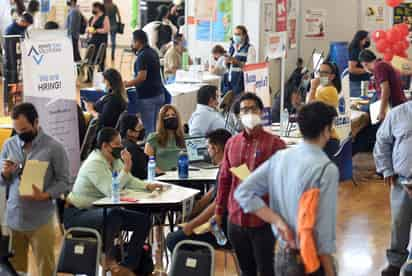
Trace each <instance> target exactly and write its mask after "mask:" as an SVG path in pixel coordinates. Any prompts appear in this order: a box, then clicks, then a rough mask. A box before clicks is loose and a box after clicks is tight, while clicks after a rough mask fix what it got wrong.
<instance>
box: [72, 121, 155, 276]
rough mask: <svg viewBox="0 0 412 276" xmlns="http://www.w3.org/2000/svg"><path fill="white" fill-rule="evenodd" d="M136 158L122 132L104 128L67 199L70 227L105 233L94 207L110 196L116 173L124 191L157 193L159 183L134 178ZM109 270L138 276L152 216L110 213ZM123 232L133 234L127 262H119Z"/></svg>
mask: <svg viewBox="0 0 412 276" xmlns="http://www.w3.org/2000/svg"><path fill="white" fill-rule="evenodd" d="M131 169H132V157H131V156H130V153H129V152H128V151H127V150H124V149H123V145H122V143H121V138H120V135H119V133H118V132H117V131H116V130H115V129H113V128H103V129H102V130H101V131H100V132H99V134H98V135H97V148H96V150H94V151H93V152H92V153H91V154H90V155H89V156H88V157H87V159H86V161H84V163H83V164H82V166H81V168H80V170H79V173H78V175H77V178H76V182H75V183H74V186H73V190H72V191H71V193H70V194H69V195H68V197H67V203H68V207H67V208H66V209H65V211H64V224H65V226H66V227H67V228H71V227H89V228H93V229H96V230H97V231H99V232H100V233H102V231H103V209H96V208H93V202H95V201H97V200H99V199H102V198H104V197H110V196H111V192H112V174H113V172H117V173H118V174H119V180H120V191H123V190H125V189H128V190H134V191H147V192H150V191H154V190H155V189H157V188H159V187H161V185H159V184H150V183H146V182H144V181H142V180H140V179H138V178H135V177H133V176H132V175H131ZM105 223H106V224H105V225H106V227H105V239H104V243H105V265H104V268H105V270H110V271H111V275H118V276H120V275H121V276H134V275H135V274H134V273H133V271H135V270H136V269H137V268H138V267H137V266H138V265H139V263H140V257H141V253H142V248H143V244H144V242H145V240H146V237H147V235H148V233H149V231H150V226H151V223H150V217H149V216H148V215H146V214H144V213H140V212H136V211H130V210H125V209H120V208H112V209H109V210H108V214H107V217H106V220H105ZM121 231H128V232H133V234H132V237H131V239H130V242H129V243H128V246H127V254H126V256H127V257H126V258H125V259H124V260H121V262H120V263H118V260H117V248H116V246H114V240H115V239H116V238H117V237H118V235H119V234H120V232H121Z"/></svg>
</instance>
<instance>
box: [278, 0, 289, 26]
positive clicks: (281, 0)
mask: <svg viewBox="0 0 412 276" xmlns="http://www.w3.org/2000/svg"><path fill="white" fill-rule="evenodd" d="M287 19H288V11H287V0H276V31H277V32H286V29H287Z"/></svg>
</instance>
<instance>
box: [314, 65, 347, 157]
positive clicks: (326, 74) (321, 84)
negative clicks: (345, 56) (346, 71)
mask: <svg viewBox="0 0 412 276" xmlns="http://www.w3.org/2000/svg"><path fill="white" fill-rule="evenodd" d="M310 86H311V87H310V92H309V94H308V97H309V102H313V101H320V102H323V103H325V104H327V105H330V106H332V107H334V108H336V109H337V108H338V105H339V93H340V91H341V90H342V83H341V80H340V74H339V68H338V66H337V65H336V64H335V63H332V62H329V61H325V62H324V63H322V64H321V65H320V67H319V78H315V79H312V81H311V85H310ZM339 145H340V141H339V136H338V134H337V132H336V130H335V129H332V132H331V137H330V140H329V142H328V144H327V145H326V147H325V148H324V151H325V153H326V154H327V155H328V157H329V158H330V159H331V160H332V161H334V155H335V153H336V152H337V151H338V150H339Z"/></svg>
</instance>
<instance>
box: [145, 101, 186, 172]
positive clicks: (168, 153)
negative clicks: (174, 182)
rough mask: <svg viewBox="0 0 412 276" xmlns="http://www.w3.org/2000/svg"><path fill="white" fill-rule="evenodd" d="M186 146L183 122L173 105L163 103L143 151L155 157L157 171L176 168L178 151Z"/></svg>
mask: <svg viewBox="0 0 412 276" xmlns="http://www.w3.org/2000/svg"><path fill="white" fill-rule="evenodd" d="M185 148H186V145H185V139H184V133H183V124H182V119H181V117H180V114H179V112H178V111H177V109H176V108H175V107H174V106H173V105H165V106H163V107H162V109H161V110H160V112H159V118H158V120H157V131H156V132H153V133H151V134H149V136H148V137H147V139H146V146H145V149H144V152H145V153H146V155H147V156H149V157H150V156H154V157H155V158H156V165H157V168H156V170H157V172H158V173H161V172H164V171H170V170H174V169H176V168H177V160H178V158H179V153H180V151H182V150H183V149H185Z"/></svg>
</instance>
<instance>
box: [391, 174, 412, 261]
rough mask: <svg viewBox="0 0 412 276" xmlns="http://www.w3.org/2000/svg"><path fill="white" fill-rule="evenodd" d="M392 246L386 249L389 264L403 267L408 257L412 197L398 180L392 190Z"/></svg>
mask: <svg viewBox="0 0 412 276" xmlns="http://www.w3.org/2000/svg"><path fill="white" fill-rule="evenodd" d="M391 215H392V233H391V246H390V248H389V249H388V250H387V251H386V256H387V258H388V262H389V264H391V265H393V266H396V267H402V266H403V264H404V263H405V262H406V260H407V258H408V254H409V252H408V244H409V239H410V231H411V223H412V199H411V198H410V197H409V196H408V194H407V193H406V191H405V190H404V188H403V187H402V185H401V184H400V183H399V182H398V181H397V183H396V185H394V186H393V187H392V190H391Z"/></svg>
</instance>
